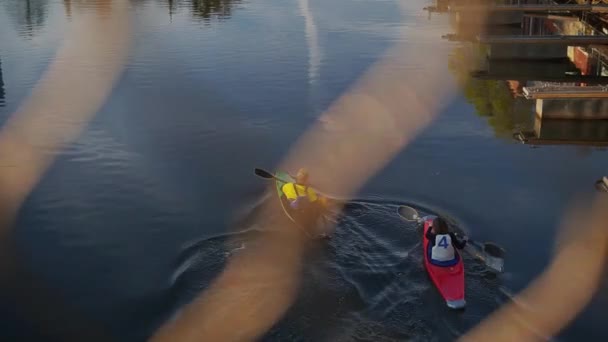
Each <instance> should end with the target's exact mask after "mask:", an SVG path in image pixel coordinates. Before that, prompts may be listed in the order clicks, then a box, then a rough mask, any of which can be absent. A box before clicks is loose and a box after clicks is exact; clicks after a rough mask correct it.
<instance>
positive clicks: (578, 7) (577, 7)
mask: <svg viewBox="0 0 608 342" xmlns="http://www.w3.org/2000/svg"><path fill="white" fill-rule="evenodd" d="M447 11H448V12H482V11H483V12H554V13H557V12H595V13H608V5H606V4H597V5H583V4H547V5H544V4H514V5H470V6H467V5H456V6H448V9H447Z"/></svg>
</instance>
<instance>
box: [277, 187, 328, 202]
mask: <svg viewBox="0 0 608 342" xmlns="http://www.w3.org/2000/svg"><path fill="white" fill-rule="evenodd" d="M281 190H282V191H283V193H284V194H285V197H287V199H288V200H290V201H294V200H296V199H298V197H308V201H310V202H311V203H312V202H316V201H317V200H318V199H319V197H318V196H317V193H316V192H315V191H314V190H313V189H311V188H310V187H308V186H304V185H300V184H294V183H287V184H285V185H283V187H282V188H281Z"/></svg>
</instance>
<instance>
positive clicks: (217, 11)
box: [167, 0, 241, 21]
mask: <svg viewBox="0 0 608 342" xmlns="http://www.w3.org/2000/svg"><path fill="white" fill-rule="evenodd" d="M240 2H241V0H167V4H168V7H169V12H170V13H171V14H173V13H175V12H176V10H178V9H179V8H189V10H190V12H191V13H192V16H193V17H195V18H196V19H199V20H204V21H208V20H211V19H213V18H218V19H224V18H230V17H231V16H232V11H233V9H234V6H235V5H236V4H239V3H240Z"/></svg>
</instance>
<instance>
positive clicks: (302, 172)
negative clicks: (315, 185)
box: [296, 168, 308, 185]
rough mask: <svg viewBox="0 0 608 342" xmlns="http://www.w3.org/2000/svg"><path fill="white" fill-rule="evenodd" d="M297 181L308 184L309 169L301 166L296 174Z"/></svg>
mask: <svg viewBox="0 0 608 342" xmlns="http://www.w3.org/2000/svg"><path fill="white" fill-rule="evenodd" d="M296 183H298V184H302V185H306V184H308V170H306V169H305V168H301V169H299V170H298V173H297V174H296Z"/></svg>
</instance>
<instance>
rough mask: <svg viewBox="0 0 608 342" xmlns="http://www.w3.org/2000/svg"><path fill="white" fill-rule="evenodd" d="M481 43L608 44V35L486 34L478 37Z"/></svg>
mask: <svg viewBox="0 0 608 342" xmlns="http://www.w3.org/2000/svg"><path fill="white" fill-rule="evenodd" d="M477 41H478V42H479V43H481V44H492V45H498V44H517V45H527V44H533V45H539V44H551V45H563V46H589V45H602V44H608V35H596V36H578V35H577V36H575V35H539V36H524V35H517V36H484V35H480V36H478V37H477Z"/></svg>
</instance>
